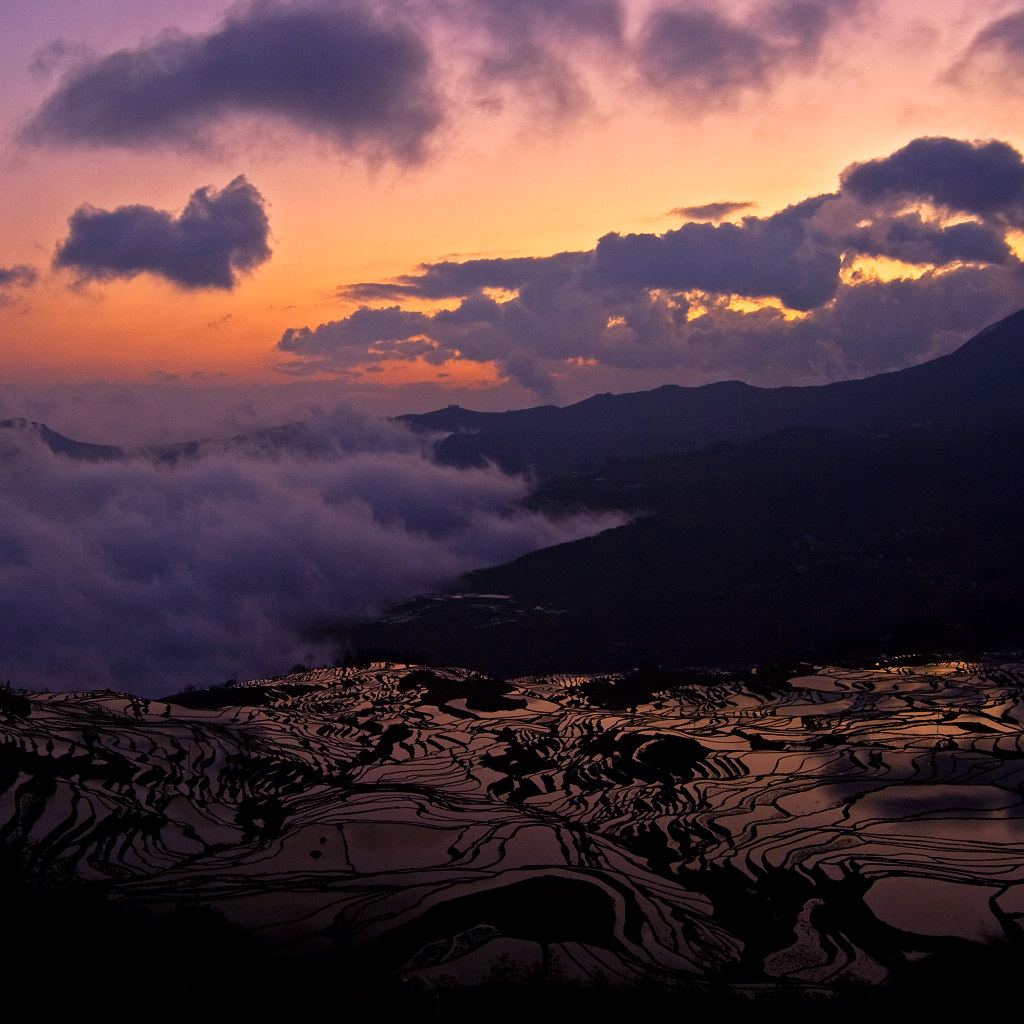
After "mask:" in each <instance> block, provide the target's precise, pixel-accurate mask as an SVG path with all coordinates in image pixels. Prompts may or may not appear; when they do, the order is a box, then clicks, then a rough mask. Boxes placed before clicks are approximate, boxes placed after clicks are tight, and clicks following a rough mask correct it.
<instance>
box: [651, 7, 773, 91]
mask: <svg viewBox="0 0 1024 1024" xmlns="http://www.w3.org/2000/svg"><path fill="white" fill-rule="evenodd" d="M636 59H637V65H638V68H639V70H640V73H641V75H642V76H643V78H644V79H645V80H646V81H647V83H648V84H649V85H652V86H654V87H655V88H658V89H665V88H673V89H682V90H685V91H687V92H694V93H697V94H699V95H700V96H702V97H707V96H711V95H715V94H730V93H733V92H735V91H737V90H739V89H743V88H749V87H759V86H762V85H764V83H765V80H766V78H767V75H768V71H769V70H770V69H771V67H772V65H773V64H774V63H775V57H774V53H773V51H772V48H771V46H770V45H769V44H768V43H767V42H766V41H765V40H764V39H762V38H761V37H760V36H759V35H757V34H756V33H755V32H753V31H751V30H750V29H748V28H746V27H744V26H742V25H737V24H735V23H733V22H731V21H729V20H728V19H727V18H726V17H724V16H723V15H720V14H718V13H716V12H714V11H711V10H701V9H689V8H660V9H658V10H655V11H653V12H652V13H651V15H650V16H649V18H648V19H647V22H646V23H645V25H644V27H643V31H642V32H641V34H640V38H639V40H638V44H637V58H636Z"/></svg>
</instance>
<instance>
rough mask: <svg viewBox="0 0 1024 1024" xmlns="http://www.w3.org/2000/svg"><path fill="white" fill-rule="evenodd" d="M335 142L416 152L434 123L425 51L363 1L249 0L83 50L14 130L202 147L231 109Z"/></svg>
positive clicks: (26, 136) (137, 144) (410, 157)
mask: <svg viewBox="0 0 1024 1024" xmlns="http://www.w3.org/2000/svg"><path fill="white" fill-rule="evenodd" d="M237 115H243V116H256V117H272V118H278V119H283V120H284V121H286V122H288V123H290V124H292V125H294V126H296V127H298V128H299V129H301V130H304V131H307V132H311V133H313V134H315V135H317V136H318V137H320V138H323V139H327V140H329V141H330V142H332V143H334V144H335V145H336V146H338V147H339V148H340V149H343V150H348V151H358V152H365V153H367V154H368V155H371V156H381V155H384V156H388V157H391V158H394V159H397V160H399V161H402V162H407V163H408V162H414V161H417V160H419V159H421V158H422V157H423V156H424V153H425V146H426V143H427V141H428V139H429V138H430V136H431V134H432V133H433V132H434V131H435V129H436V128H437V127H438V125H439V124H440V122H441V118H442V111H441V102H440V99H439V97H438V95H437V92H436V90H435V88H434V85H433V69H432V61H431V55H430V52H429V50H428V48H427V46H426V44H425V43H424V42H422V41H421V40H420V39H419V38H418V36H417V35H416V33H415V32H414V31H413V30H412V28H410V27H409V26H407V25H403V24H401V23H400V22H398V21H397V20H394V19H388V18H385V17H383V16H382V15H379V14H378V13H377V12H376V10H375V7H374V5H371V4H358V3H344V2H343V3H331V4H329V3H316V4H306V5H285V4H279V3H254V4H250V5H248V6H245V7H242V8H236V9H234V10H233V13H231V14H230V15H229V16H228V18H227V20H226V21H225V22H224V23H223V24H222V25H221V26H220V27H219V28H218V29H216V30H215V31H213V32H210V33H209V34H206V35H184V34H181V33H166V34H165V35H163V36H161V37H160V38H158V39H157V40H156V41H154V42H151V43H148V44H146V45H143V46H140V47H138V48H136V49H126V50H120V51H118V52H116V53H112V54H108V55H106V56H103V57H99V58H95V59H91V60H83V61H81V62H79V63H78V64H76V65H74V66H73V67H72V68H71V69H70V70H69V71H68V72H67V73H66V74H65V75H64V77H63V78H62V80H61V82H60V84H59V86H58V87H57V89H56V90H55V91H54V92H53V93H52V94H51V95H50V96H49V97H48V98H47V99H46V100H45V101H44V103H43V104H42V106H40V107H39V109H38V110H37V111H36V112H35V113H34V115H33V116H32V118H31V119H30V121H29V122H28V123H27V124H26V125H25V127H24V128H23V130H22V133H21V135H22V138H23V140H25V141H29V142H34V143H72V144H75V143H77V144H83V145H92V146H95V145H101V146H121V147H132V148H143V149H145V148H153V147H159V146H174V147H179V148H197V147H198V148H203V147H206V146H208V145H209V144H210V141H211V138H212V133H213V131H214V129H215V128H216V127H218V126H221V125H222V124H223V122H224V121H225V120H226V119H228V118H231V117H233V116H237Z"/></svg>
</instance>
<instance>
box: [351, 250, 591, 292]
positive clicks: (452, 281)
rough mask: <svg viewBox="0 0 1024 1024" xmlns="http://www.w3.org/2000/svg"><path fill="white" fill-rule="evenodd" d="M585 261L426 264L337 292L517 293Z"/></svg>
mask: <svg viewBox="0 0 1024 1024" xmlns="http://www.w3.org/2000/svg"><path fill="white" fill-rule="evenodd" d="M587 260H588V257H587V255H586V254H584V253H577V252H563V253H558V254H556V255H554V256H540V257H533V256H517V257H512V258H510V259H478V260H466V261H465V262H463V263H456V262H454V261H452V260H445V261H444V262H443V263H426V264H423V265H422V266H421V267H420V272H419V273H418V274H406V275H403V276H401V277H398V278H395V279H394V280H393V281H384V282H364V283H361V284H354V285H348V286H345V287H343V288H339V289H338V294H339V295H340V296H341V297H342V298H346V299H355V300H357V301H369V300H373V299H402V298H413V297H415V298H422V299H451V298H459V297H461V296H464V295H471V294H473V293H474V292H477V291H482V290H483V289H486V288H495V289H501V290H504V291H517V290H518V289H520V288H523V287H525V286H527V285H529V284H531V283H536V282H541V281H551V280H557V279H564V278H565V277H566V276H569V275H572V274H573V273H575V272H576V271H578V270H579V269H580V268H581V266H583V265H584V264H585V263H586V262H587Z"/></svg>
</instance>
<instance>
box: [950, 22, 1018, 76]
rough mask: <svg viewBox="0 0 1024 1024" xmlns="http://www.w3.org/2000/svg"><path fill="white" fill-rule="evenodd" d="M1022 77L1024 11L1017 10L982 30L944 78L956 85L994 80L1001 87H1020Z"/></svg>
mask: <svg viewBox="0 0 1024 1024" xmlns="http://www.w3.org/2000/svg"><path fill="white" fill-rule="evenodd" d="M1022 75H1024V11H1017V12H1016V13H1014V14H1008V15H1006V16H1005V17H1002V18H998V19H997V20H995V21H993V22H991V23H989V24H988V25H986V26H985V28H983V29H981V30H980V31H979V32H978V33H977V34H976V35H975V36H974V38H973V39H972V40H971V42H970V43H969V44H968V45H967V48H966V49H965V50H964V51H963V53H962V54H961V56H960V58H959V59H958V60H957V61H956V62H955V63H954V64H953V66H952V67H951V68H950V69H949V70H948V71H947V72H946V74H945V75H944V76H943V78H944V80H945V82H946V83H947V84H951V85H956V86H961V85H964V84H969V83H970V82H971V81H972V80H978V79H980V80H985V79H989V80H992V79H995V80H996V82H997V83H998V84H1001V85H1004V86H1006V85H1010V86H1014V85H1016V86H1018V87H1019V85H1020V84H1021V79H1022Z"/></svg>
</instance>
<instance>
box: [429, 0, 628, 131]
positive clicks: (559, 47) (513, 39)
mask: <svg viewBox="0 0 1024 1024" xmlns="http://www.w3.org/2000/svg"><path fill="white" fill-rule="evenodd" d="M447 17H448V18H450V19H451V20H452V21H454V22H456V23H457V24H458V25H459V27H460V28H461V29H462V30H463V31H466V30H468V31H469V32H470V33H471V34H473V35H474V37H475V39H476V44H475V47H471V49H475V55H474V58H473V62H474V66H475V70H474V75H473V78H474V83H475V86H476V88H477V89H478V90H481V91H482V94H483V95H484V96H485V97H486V96H488V95H491V96H492V102H493V101H494V100H496V99H497V97H498V96H500V92H499V93H495V90H496V89H498V90H500V88H501V87H504V86H511V87H513V88H514V89H515V90H517V91H518V92H519V93H521V94H525V95H526V96H527V97H528V98H529V99H530V100H531V101H532V102H533V104H534V106H536V107H539V108H540V109H542V110H545V111H547V112H548V113H554V114H566V113H571V112H573V111H575V110H578V109H580V108H581V107H583V106H585V105H586V103H587V101H588V91H587V88H586V85H585V84H584V81H583V78H582V77H581V75H580V70H579V67H578V61H577V59H576V58H577V57H578V48H579V47H580V46H581V45H583V46H586V45H587V44H597V45H600V46H603V47H605V48H608V47H610V48H611V49H612V50H613V51H617V50H619V49H620V48H621V47H622V44H623V21H624V18H623V10H622V4H621V3H620V2H619V0H504V2H502V3H495V2H494V0H465V2H463V3H455V4H452V5H451V6H450V7H449V9H448V12H447ZM567 41H571V42H572V44H573V46H572V48H569V47H567V46H566V42H567ZM499 102H500V101H499Z"/></svg>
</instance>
